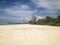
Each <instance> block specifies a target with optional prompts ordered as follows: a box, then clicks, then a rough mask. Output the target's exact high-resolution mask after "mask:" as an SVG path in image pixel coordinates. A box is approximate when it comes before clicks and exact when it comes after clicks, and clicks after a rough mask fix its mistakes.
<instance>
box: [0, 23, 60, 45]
mask: <svg viewBox="0 0 60 45" xmlns="http://www.w3.org/2000/svg"><path fill="white" fill-rule="evenodd" d="M0 45H60V27H56V26H44V25H29V24H20V25H1V26H0Z"/></svg>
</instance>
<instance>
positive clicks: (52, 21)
mask: <svg viewBox="0 0 60 45" xmlns="http://www.w3.org/2000/svg"><path fill="white" fill-rule="evenodd" d="M28 23H29V24H38V25H53V26H60V15H58V16H57V17H56V18H54V17H51V16H46V17H45V18H44V19H43V18H42V19H38V20H37V17H36V16H32V19H31V20H30V21H29V22H28Z"/></svg>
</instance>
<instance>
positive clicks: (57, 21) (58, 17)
mask: <svg viewBox="0 0 60 45" xmlns="http://www.w3.org/2000/svg"><path fill="white" fill-rule="evenodd" d="M56 23H60V15H58V16H57V18H56Z"/></svg>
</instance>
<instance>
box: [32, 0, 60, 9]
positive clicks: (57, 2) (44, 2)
mask: <svg viewBox="0 0 60 45" xmlns="http://www.w3.org/2000/svg"><path fill="white" fill-rule="evenodd" d="M31 1H32V2H34V3H35V4H36V5H37V7H45V8H48V9H57V8H58V9H60V0H31Z"/></svg>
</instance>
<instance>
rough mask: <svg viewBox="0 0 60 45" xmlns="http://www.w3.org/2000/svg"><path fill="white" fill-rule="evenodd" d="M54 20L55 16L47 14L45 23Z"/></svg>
mask: <svg viewBox="0 0 60 45" xmlns="http://www.w3.org/2000/svg"><path fill="white" fill-rule="evenodd" d="M52 21H53V17H50V16H46V17H45V23H46V24H47V23H50V22H52Z"/></svg>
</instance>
